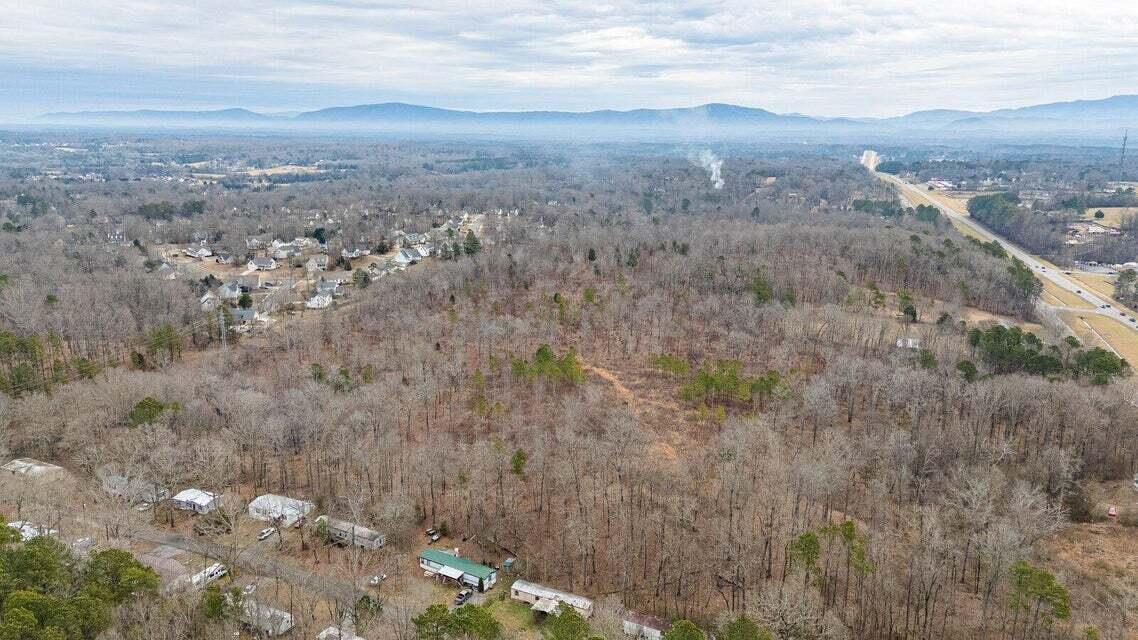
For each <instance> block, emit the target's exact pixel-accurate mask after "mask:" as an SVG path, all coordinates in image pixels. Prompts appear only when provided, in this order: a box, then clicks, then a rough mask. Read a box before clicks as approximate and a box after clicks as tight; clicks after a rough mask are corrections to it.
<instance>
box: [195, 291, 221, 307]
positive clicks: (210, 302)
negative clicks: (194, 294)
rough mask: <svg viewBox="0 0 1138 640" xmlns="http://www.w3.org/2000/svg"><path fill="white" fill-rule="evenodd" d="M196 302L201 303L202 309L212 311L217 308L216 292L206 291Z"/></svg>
mask: <svg viewBox="0 0 1138 640" xmlns="http://www.w3.org/2000/svg"><path fill="white" fill-rule="evenodd" d="M198 304H200V305H201V307H202V311H212V310H213V309H216V308H217V294H216V293H214V292H212V291H206V292H205V293H203V294H202V297H200V298H198Z"/></svg>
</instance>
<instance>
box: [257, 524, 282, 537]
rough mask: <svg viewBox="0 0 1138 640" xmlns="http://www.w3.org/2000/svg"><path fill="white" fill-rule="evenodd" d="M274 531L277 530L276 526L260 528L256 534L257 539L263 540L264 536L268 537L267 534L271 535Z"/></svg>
mask: <svg viewBox="0 0 1138 640" xmlns="http://www.w3.org/2000/svg"><path fill="white" fill-rule="evenodd" d="M276 532H277V528H276V527H267V528H265V529H261V533H258V534H257V540H264V539H265V538H268V537H269V536H271V535H273V534H274V533H276Z"/></svg>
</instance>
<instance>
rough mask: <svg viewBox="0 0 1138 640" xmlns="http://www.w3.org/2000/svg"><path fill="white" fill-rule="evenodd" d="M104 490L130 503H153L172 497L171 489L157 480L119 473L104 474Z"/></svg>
mask: <svg viewBox="0 0 1138 640" xmlns="http://www.w3.org/2000/svg"><path fill="white" fill-rule="evenodd" d="M103 491H106V492H107V495H109V496H111V497H113V498H119V499H121V500H125V501H127V502H128V503H130V504H137V503H141V502H149V503H151V504H153V503H155V502H159V501H161V500H165V499H166V498H169V497H170V491H169V489H167V488H166V487H163V486H162V485H160V484H158V483H157V482H153V481H149V480H143V479H142V478H131V477H128V476H121V475H117V474H110V475H106V476H103Z"/></svg>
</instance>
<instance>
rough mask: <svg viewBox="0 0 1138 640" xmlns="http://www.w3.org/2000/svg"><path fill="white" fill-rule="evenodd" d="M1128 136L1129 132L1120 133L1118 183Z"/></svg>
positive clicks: (1127, 130) (1120, 178) (1120, 177)
mask: <svg viewBox="0 0 1138 640" xmlns="http://www.w3.org/2000/svg"><path fill="white" fill-rule="evenodd" d="M1129 136H1130V130H1129V129H1124V130H1123V131H1122V153H1121V154H1120V155H1119V156H1118V181H1119V182H1122V176H1123V173H1122V163H1124V162H1126V138H1128V137H1129Z"/></svg>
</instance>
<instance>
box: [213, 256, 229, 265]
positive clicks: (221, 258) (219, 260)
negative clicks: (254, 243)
mask: <svg viewBox="0 0 1138 640" xmlns="http://www.w3.org/2000/svg"><path fill="white" fill-rule="evenodd" d="M214 259H215V260H217V264H233V254H232V253H219V254H217V257H216V258H214Z"/></svg>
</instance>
